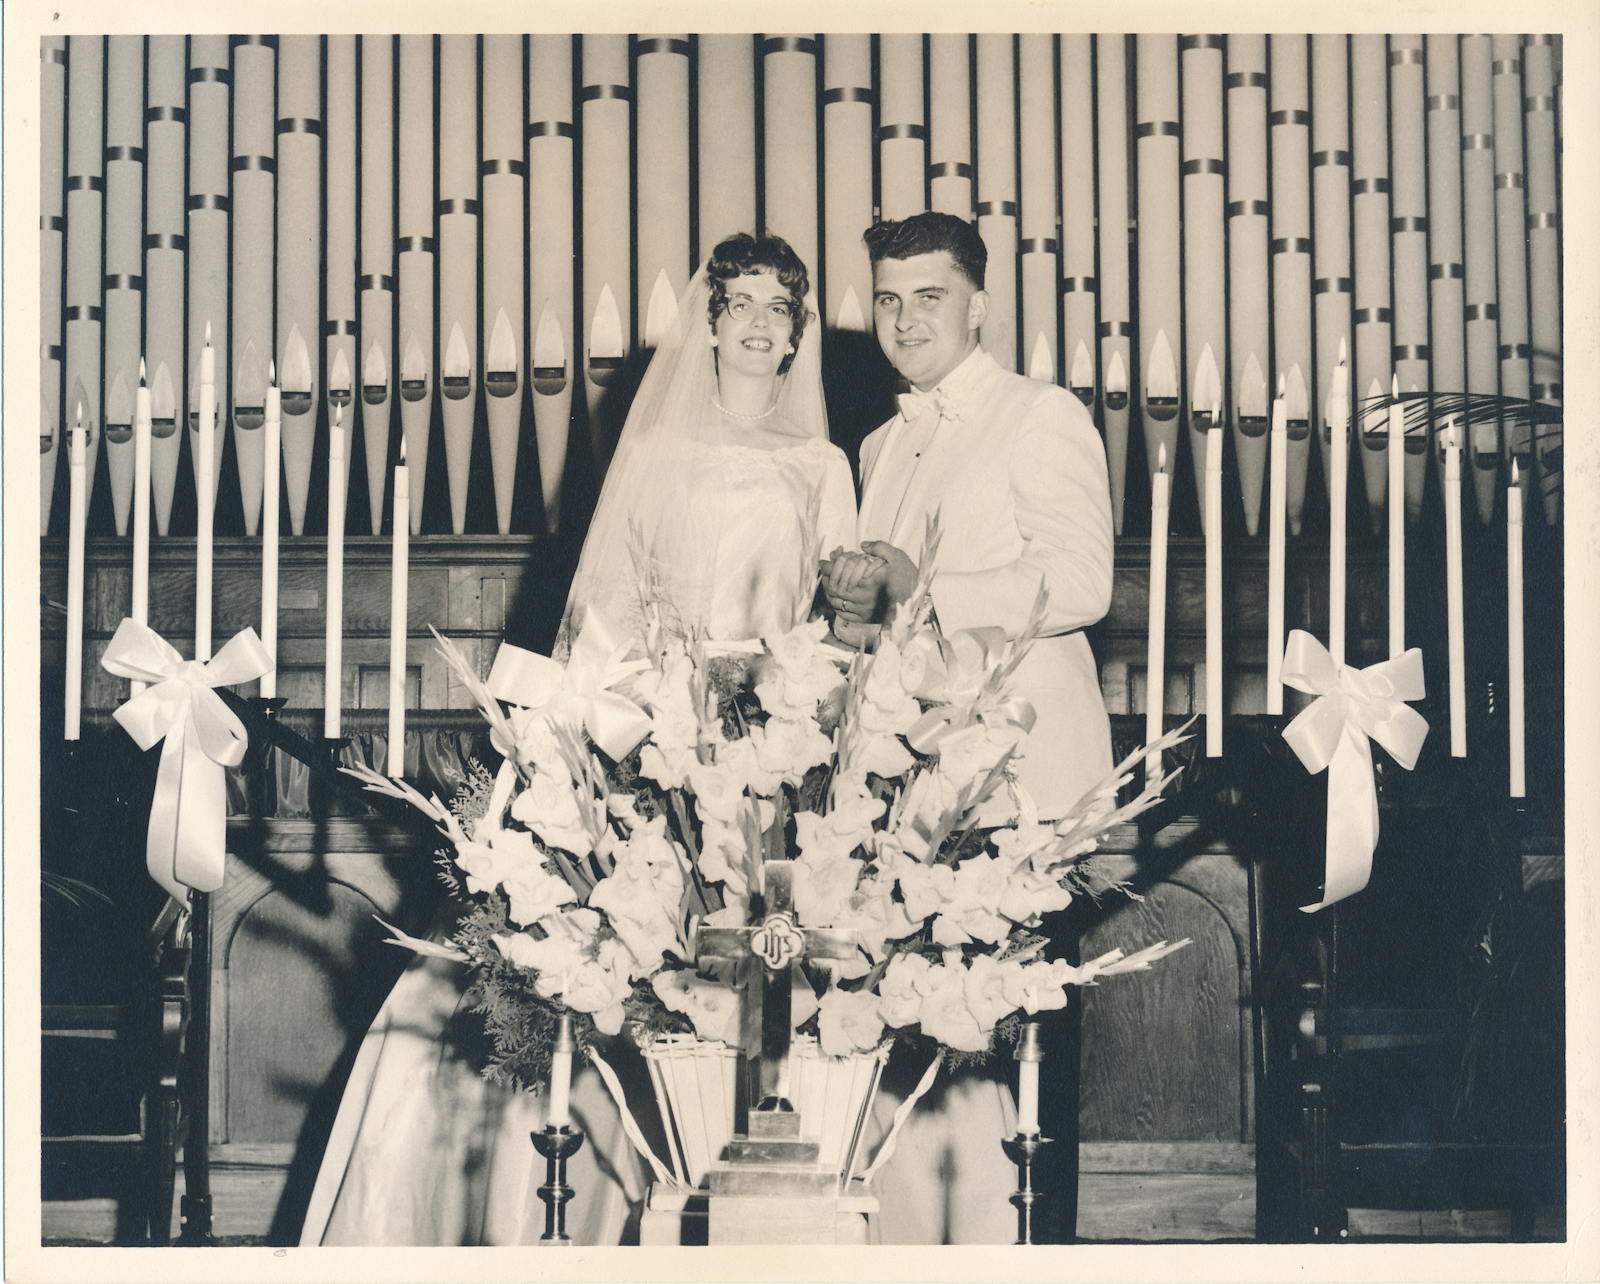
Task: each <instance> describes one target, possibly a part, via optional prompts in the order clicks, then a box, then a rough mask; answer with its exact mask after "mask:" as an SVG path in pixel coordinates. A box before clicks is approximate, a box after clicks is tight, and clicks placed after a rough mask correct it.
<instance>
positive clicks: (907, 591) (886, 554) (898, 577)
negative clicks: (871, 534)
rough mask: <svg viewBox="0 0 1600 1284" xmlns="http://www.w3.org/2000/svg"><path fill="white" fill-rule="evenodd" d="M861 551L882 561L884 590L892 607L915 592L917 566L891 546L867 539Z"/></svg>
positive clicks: (880, 541)
mask: <svg viewBox="0 0 1600 1284" xmlns="http://www.w3.org/2000/svg"><path fill="white" fill-rule="evenodd" d="M861 551H862V552H864V553H867V554H870V555H871V556H873V557H879V558H882V559H883V562H884V567H885V569H884V572H883V576H884V589H885V590H886V591H887V593H888V595H889V601H890V602H891V603H892V604H893V605H895V606H899V605H900V603H902V602H904V601H905V600H906V599H907V598H908V597H910V596H911V594H912V593H913V592H914V591H915V590H916V587H917V575H918V572H917V564H916V563H915V562H913V561H912V560H911V559H910V558H909V557H907V556H906V555H905V554H904V553H903V552H901V551H900V550H899V549H898V548H896V547H895V546H894V545H893V544H886V543H884V542H883V541H882V540H876V539H869V540H868V541H867V542H866V543H865V544H863V545H862V546H861Z"/></svg>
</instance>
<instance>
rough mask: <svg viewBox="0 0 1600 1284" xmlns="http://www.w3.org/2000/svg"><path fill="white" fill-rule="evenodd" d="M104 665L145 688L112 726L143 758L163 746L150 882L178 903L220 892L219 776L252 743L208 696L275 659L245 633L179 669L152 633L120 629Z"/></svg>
mask: <svg viewBox="0 0 1600 1284" xmlns="http://www.w3.org/2000/svg"><path fill="white" fill-rule="evenodd" d="M100 663H101V664H102V665H103V666H104V667H105V668H106V669H107V670H108V671H109V672H111V673H114V674H116V675H117V676H118V677H121V678H133V679H136V680H137V681H140V682H147V683H150V684H151V685H150V686H148V687H146V688H145V690H143V691H141V692H140V693H139V694H138V695H136V696H134V697H133V698H132V699H131V700H129V701H128V702H127V703H126V704H124V705H122V706H121V707H120V708H119V709H117V710H116V712H115V713H113V714H112V715H111V716H112V717H114V718H115V719H116V720H117V721H118V722H119V723H121V724H122V726H123V728H124V729H125V730H126V731H127V733H128V734H129V735H130V736H132V737H133V740H134V743H135V744H137V745H138V746H139V748H141V749H149V748H152V747H153V746H154V745H155V744H156V743H157V742H158V741H162V740H165V742H166V743H165V744H164V745H162V748H161V767H160V770H159V771H158V772H157V773H156V790H155V796H154V798H153V799H152V800H151V803H150V829H149V831H148V834H147V835H146V838H145V861H146V864H147V866H148V868H149V870H150V877H151V878H153V879H155V880H156V882H158V883H160V884H161V886H162V887H164V888H166V889H167V891H168V892H170V893H171V894H172V896H173V897H175V898H176V899H177V900H180V901H182V900H184V899H186V898H187V896H188V894H189V893H188V889H189V888H191V887H192V888H194V889H195V890H196V891H197V892H214V891H216V890H217V888H219V887H221V886H222V874H223V863H224V861H223V858H224V855H225V853H226V851H227V837H228V831H227V824H228V816H227V793H226V787H225V781H224V777H223V768H224V767H237V766H238V765H239V764H240V763H241V762H242V761H244V751H245V749H246V748H247V747H248V745H249V737H248V735H246V733H245V729H244V723H242V722H240V721H239V719H238V717H237V716H236V715H235V714H234V712H233V710H231V709H230V708H228V706H227V705H225V704H224V703H223V702H222V698H221V697H220V696H218V695H217V693H216V692H215V691H213V690H212V688H213V687H231V686H234V685H236V684H237V683H240V682H249V681H250V680H251V679H252V678H259V677H261V676H262V674H265V673H270V672H271V671H272V657H271V656H270V655H268V654H267V649H266V647H264V646H263V645H262V644H261V639H260V638H258V637H257V636H256V631H255V630H254V629H245V630H244V631H242V632H240V633H238V634H235V635H234V637H233V639H232V641H230V642H229V643H228V644H227V645H226V646H225V647H223V648H222V650H220V651H218V652H217V654H216V655H215V656H213V657H212V658H211V659H210V660H208V661H206V662H205V663H200V662H199V661H195V660H185V659H184V658H183V657H182V656H181V655H179V654H178V652H177V650H176V649H175V648H174V647H173V646H172V645H171V644H170V643H168V642H167V641H166V640H165V639H164V638H162V637H161V636H160V635H159V634H157V633H156V632H155V631H154V630H153V629H150V628H148V627H146V626H145V625H143V624H139V623H137V622H135V621H134V620H132V619H124V620H123V621H122V623H121V624H119V625H118V626H117V631H116V633H115V634H114V635H113V636H112V638H111V643H110V645H109V646H107V647H106V653H105V655H104V656H103V657H102V658H101V661H100Z"/></svg>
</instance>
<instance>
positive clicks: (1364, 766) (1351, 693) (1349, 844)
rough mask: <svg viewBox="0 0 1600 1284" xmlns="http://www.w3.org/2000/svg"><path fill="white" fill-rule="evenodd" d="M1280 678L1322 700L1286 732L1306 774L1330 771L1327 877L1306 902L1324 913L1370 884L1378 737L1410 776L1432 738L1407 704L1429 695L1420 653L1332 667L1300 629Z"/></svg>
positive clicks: (1319, 646) (1310, 909)
mask: <svg viewBox="0 0 1600 1284" xmlns="http://www.w3.org/2000/svg"><path fill="white" fill-rule="evenodd" d="M1283 681H1284V684H1285V685H1286V686H1291V687H1293V688H1294V689H1295V690H1296V691H1304V692H1306V693H1307V694H1309V695H1314V696H1316V697H1318V698H1317V700H1316V701H1315V702H1314V703H1313V704H1312V705H1311V706H1310V707H1309V708H1307V709H1305V710H1303V711H1302V712H1301V713H1300V714H1299V716H1298V717H1296V718H1295V720H1294V721H1293V722H1291V723H1290V724H1289V725H1288V726H1287V727H1285V728H1284V729H1283V738H1284V740H1285V741H1286V742H1287V743H1288V745H1289V747H1290V748H1291V749H1293V750H1294V751H1295V754H1296V755H1297V756H1298V757H1299V759H1300V761H1301V762H1302V763H1304V764H1305V767H1306V770H1307V771H1309V772H1310V773H1311V774H1312V775H1316V774H1317V773H1318V772H1319V771H1321V770H1322V769H1323V768H1325V767H1326V768H1327V769H1328V842H1327V872H1326V876H1325V879H1326V881H1325V882H1324V885H1323V891H1322V899H1321V900H1320V901H1319V902H1318V903H1317V904H1315V905H1302V906H1301V907H1300V908H1301V909H1302V910H1304V911H1305V912H1306V913H1307V914H1311V913H1315V912H1316V911H1317V910H1319V909H1324V908H1326V907H1327V906H1329V905H1332V904H1334V903H1335V902H1336V901H1342V900H1343V899H1344V898H1345V897H1347V896H1353V895H1354V894H1355V893H1356V892H1359V891H1360V890H1361V889H1362V888H1363V887H1365V886H1366V885H1367V880H1368V879H1369V878H1370V877H1371V876H1372V853H1373V852H1374V851H1375V850H1376V849H1377V846H1378V790H1377V787H1376V785H1374V783H1373V780H1372V745H1371V743H1370V742H1371V741H1372V740H1376V741H1377V742H1378V743H1379V744H1380V745H1382V746H1383V747H1384V748H1385V749H1387V750H1388V751H1389V753H1390V755H1391V756H1392V757H1393V758H1394V760H1395V761H1396V762H1398V763H1399V764H1400V765H1401V766H1402V767H1404V768H1405V769H1406V770H1407V771H1410V770H1411V769H1412V767H1414V766H1415V765H1416V762H1417V754H1418V753H1420V752H1421V750H1422V742H1423V740H1424V739H1425V738H1426V737H1427V734H1428V722H1427V719H1425V718H1424V717H1423V716H1422V715H1421V714H1420V713H1418V712H1417V711H1416V710H1415V709H1412V708H1410V707H1409V706H1408V705H1406V703H1405V701H1407V700H1420V699H1422V697H1423V695H1424V694H1425V688H1424V684H1423V677H1422V652H1421V651H1420V650H1419V649H1417V648H1416V647H1412V648H1411V649H1410V650H1409V651H1407V652H1406V653H1405V654H1404V655H1400V656H1397V657H1396V658H1395V659H1392V660H1384V661H1382V662H1381V663H1379V664H1374V665H1370V666H1369V667H1367V668H1365V669H1357V668H1354V667H1352V666H1350V665H1344V664H1335V663H1334V660H1333V657H1332V656H1331V655H1330V654H1328V649H1327V648H1326V647H1325V646H1323V645H1322V643H1320V642H1318V641H1317V640H1316V638H1314V637H1312V636H1311V635H1310V634H1309V633H1307V632H1305V631H1304V630H1303V629H1294V630H1292V631H1291V632H1290V634H1289V641H1288V644H1287V645H1286V646H1285V647H1284V655H1283Z"/></svg>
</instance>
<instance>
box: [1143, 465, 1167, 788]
mask: <svg viewBox="0 0 1600 1284" xmlns="http://www.w3.org/2000/svg"><path fill="white" fill-rule="evenodd" d="M1167 467H1168V465H1167V448H1166V446H1165V445H1162V446H1159V447H1158V448H1157V451H1156V471H1155V472H1154V473H1153V474H1152V475H1151V478H1150V611H1149V615H1150V643H1149V647H1148V650H1147V652H1146V660H1145V684H1144V739H1145V743H1146V744H1152V743H1154V742H1155V741H1157V740H1159V739H1160V738H1161V715H1162V703H1163V700H1164V697H1165V695H1166V681H1167V679H1166V672H1167V655H1166V651H1167V519H1168V514H1169V511H1170V509H1171V507H1172V474H1171V473H1170V472H1168V471H1167ZM1160 770H1161V758H1160V755H1159V754H1151V755H1150V756H1149V757H1147V758H1146V759H1145V764H1144V772H1145V778H1146V779H1147V780H1149V779H1152V778H1154V776H1155V775H1156V774H1157V773H1158V772H1159V771H1160Z"/></svg>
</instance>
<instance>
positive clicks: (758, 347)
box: [715, 272, 794, 377]
mask: <svg viewBox="0 0 1600 1284" xmlns="http://www.w3.org/2000/svg"><path fill="white" fill-rule="evenodd" d="M793 331H794V300H793V299H792V298H790V297H789V291H788V290H787V289H786V288H784V286H783V284H782V283H781V282H780V281H779V280H778V278H777V276H776V275H775V274H773V273H771V272H760V273H754V274H749V275H745V276H736V277H734V278H733V279H732V280H731V281H729V282H728V302H727V306H726V307H725V308H724V309H723V311H722V315H721V316H719V317H718V318H717V323H716V326H715V332H716V336H717V354H718V360H719V361H720V363H721V366H720V368H721V369H723V370H728V369H730V368H731V369H732V370H734V371H737V372H738V373H739V374H742V375H745V376H749V377H761V376H767V377H771V376H773V375H776V374H777V373H778V367H779V366H780V365H782V364H783V359H784V357H785V356H786V355H787V354H788V351H789V344H790V336H791V335H792V334H793Z"/></svg>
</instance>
